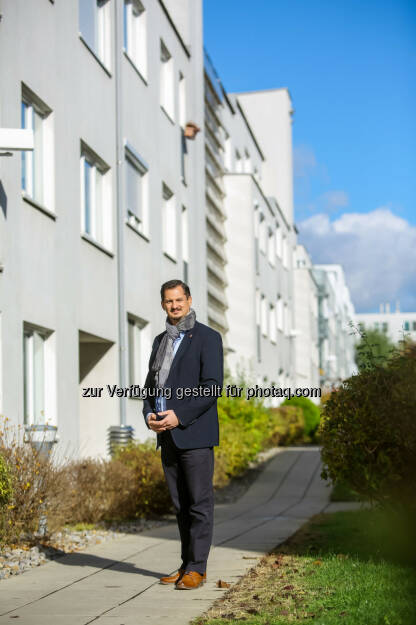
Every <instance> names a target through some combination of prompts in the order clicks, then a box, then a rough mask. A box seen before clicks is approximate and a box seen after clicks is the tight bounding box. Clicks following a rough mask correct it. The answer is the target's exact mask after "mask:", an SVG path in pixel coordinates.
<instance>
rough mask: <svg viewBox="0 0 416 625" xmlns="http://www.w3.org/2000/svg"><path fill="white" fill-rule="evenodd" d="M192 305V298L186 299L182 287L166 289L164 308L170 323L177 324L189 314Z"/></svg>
mask: <svg viewBox="0 0 416 625" xmlns="http://www.w3.org/2000/svg"><path fill="white" fill-rule="evenodd" d="M191 305H192V297H191V296H189V297H186V295H185V291H184V290H183V288H182V287H181V286H176V287H175V288H173V289H165V295H164V297H163V301H162V308H163V310H164V311H165V312H166V314H167V316H168V319H169V321H170V323H173V324H176V323H177V322H178V321H180V320H181V319H182V317H184V316H185V315H187V314H188V313H189V310H190V308H191Z"/></svg>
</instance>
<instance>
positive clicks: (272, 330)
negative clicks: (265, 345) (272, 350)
mask: <svg viewBox="0 0 416 625" xmlns="http://www.w3.org/2000/svg"><path fill="white" fill-rule="evenodd" d="M276 326H277V324H276V310H275V307H274V306H273V304H270V307H269V336H270V340H271V341H272V343H276V329H277V328H276Z"/></svg>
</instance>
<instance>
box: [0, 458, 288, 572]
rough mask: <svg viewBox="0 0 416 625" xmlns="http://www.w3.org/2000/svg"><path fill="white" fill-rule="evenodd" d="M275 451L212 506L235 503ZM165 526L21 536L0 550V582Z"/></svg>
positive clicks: (136, 524)
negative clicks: (92, 547)
mask: <svg viewBox="0 0 416 625" xmlns="http://www.w3.org/2000/svg"><path fill="white" fill-rule="evenodd" d="M277 452H278V448H273V449H269V450H267V451H264V452H261V453H260V454H259V455H258V457H257V458H256V460H255V461H254V462H252V463H250V465H249V468H248V469H247V471H246V472H245V473H244V474H243V475H242V476H240V477H238V478H234V479H232V480H231V481H230V482H229V484H227V486H225V487H224V488H222V489H220V490H217V491H215V503H217V504H221V503H232V502H234V501H237V499H239V498H240V497H241V496H242V495H244V493H245V492H246V491H247V489H248V488H249V487H250V486H251V485H252V484H253V482H254V481H255V480H256V479H257V477H258V476H259V474H260V473H261V472H262V471H263V469H264V467H265V466H266V464H267V463H268V461H269V460H270V459H271V458H272V457H273V456H274V455H276V453H277ZM167 523H176V518H175V515H173V514H170V515H166V516H164V517H161V518H159V519H137V520H135V521H132V522H123V523H113V524H111V525H104V524H103V525H102V527H100V526H96V527H97V529H85V530H73V529H70V528H64V529H62V530H61V531H59V532H54V533H53V534H51V535H50V536H48V538H47V540H46V539H39V538H38V537H36V535H33V536H27V535H26V536H23V537H22V542H21V544H20V545H19V546H16V548H11V547H10V548H5V549H3V550H0V580H3V579H7V578H9V577H10V576H12V575H20V574H21V573H24V572H25V571H27V570H28V569H31V568H34V567H37V566H42V565H43V564H46V563H47V562H48V561H49V560H54V559H55V558H59V557H61V556H63V555H65V554H66V553H72V552H74V551H82V550H83V549H86V548H87V547H88V546H89V545H97V544H100V543H102V542H104V541H107V540H113V539H114V538H120V537H122V536H123V535H124V536H125V535H127V534H131V533H139V532H143V531H145V530H148V529H151V528H152V527H160V526H161V525H166V524H167Z"/></svg>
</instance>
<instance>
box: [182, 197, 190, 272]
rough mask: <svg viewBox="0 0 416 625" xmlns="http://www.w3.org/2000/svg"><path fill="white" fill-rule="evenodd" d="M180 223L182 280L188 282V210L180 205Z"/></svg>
mask: <svg viewBox="0 0 416 625" xmlns="http://www.w3.org/2000/svg"><path fill="white" fill-rule="evenodd" d="M181 222H182V223H181V225H182V228H181V230H182V262H183V281H184V282H186V283H188V280H189V226H188V211H187V210H186V207H185V206H182V215H181Z"/></svg>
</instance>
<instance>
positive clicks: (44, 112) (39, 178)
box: [21, 85, 54, 211]
mask: <svg viewBox="0 0 416 625" xmlns="http://www.w3.org/2000/svg"><path fill="white" fill-rule="evenodd" d="M21 126H22V128H26V129H29V130H32V131H33V143H34V149H33V151H31V150H28V151H25V150H23V151H22V191H24V192H25V194H26V195H28V196H29V197H31V198H32V199H33V200H35V202H37V203H38V204H42V205H44V206H45V207H47V208H49V210H51V211H53V210H54V154H53V149H54V147H53V115H52V111H51V109H50V108H49V107H48V106H46V104H45V103H44V102H42V101H41V100H40V99H39V98H38V97H37V96H36V95H35V94H34V93H33V92H32V91H30V90H29V89H28V88H27V87H26V85H22V104H21Z"/></svg>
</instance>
